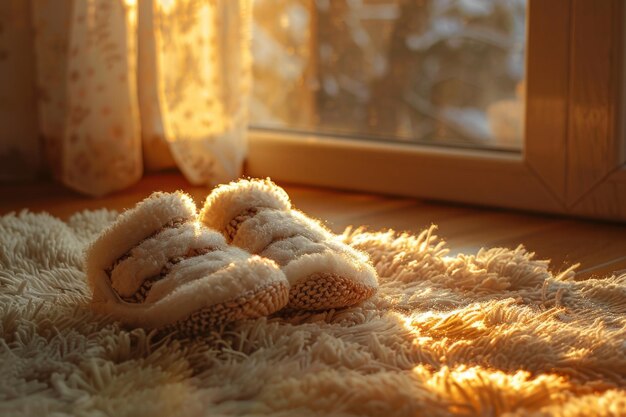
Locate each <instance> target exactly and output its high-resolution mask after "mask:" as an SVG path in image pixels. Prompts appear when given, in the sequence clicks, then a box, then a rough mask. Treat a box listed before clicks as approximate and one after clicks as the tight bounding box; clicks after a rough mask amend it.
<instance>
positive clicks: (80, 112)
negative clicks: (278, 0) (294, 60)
mask: <svg viewBox="0 0 626 417" xmlns="http://www.w3.org/2000/svg"><path fill="white" fill-rule="evenodd" d="M250 1H251V0H30V1H26V0H6V1H2V2H0V178H1V179H16V178H20V177H27V176H29V175H30V174H33V173H34V172H37V171H38V169H39V168H40V166H41V165H42V164H45V165H47V166H48V167H49V168H50V170H51V171H52V172H53V174H54V175H55V177H56V178H58V179H59V180H60V181H62V182H63V183H64V184H66V185H67V186H69V187H71V188H73V189H75V190H78V191H81V192H83V193H87V194H92V195H101V194H106V193H108V192H111V191H115V190H119V189H122V188H124V187H127V186H129V185H131V184H133V183H134V182H136V181H137V180H138V179H139V178H140V177H141V175H142V174H143V171H144V169H160V168H165V167H170V166H177V167H178V168H179V169H180V170H181V171H182V172H183V174H184V175H185V176H186V177H187V178H188V179H189V181H191V182H192V183H195V184H216V183H220V182H224V181H227V180H230V179H232V178H235V177H237V176H238V175H239V173H240V170H241V166H242V162H243V159H244V157H245V153H246V140H245V139H246V126H247V108H248V95H249V92H250V89H251V68H250V65H251V58H250V46H249V45H250V37H251V36H250V25H251V4H250Z"/></svg>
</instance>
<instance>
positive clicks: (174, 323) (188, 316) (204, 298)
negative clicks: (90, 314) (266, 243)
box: [86, 192, 289, 335]
mask: <svg viewBox="0 0 626 417" xmlns="http://www.w3.org/2000/svg"><path fill="white" fill-rule="evenodd" d="M86 271H87V276H88V279H89V283H90V285H91V287H92V289H93V299H92V306H93V308H94V309H95V310H96V311H99V312H101V313H105V314H110V315H112V316H113V317H114V318H115V319H117V320H119V321H121V322H122V323H124V324H126V325H129V326H136V327H144V328H148V329H161V330H165V331H174V330H178V331H179V333H180V334H182V335H196V334H199V333H203V332H206V331H207V330H210V329H211V328H214V327H217V326H220V325H222V324H226V323H229V322H232V321H235V320H241V319H247V318H256V317H260V316H266V315H269V314H271V313H273V312H275V311H277V310H279V309H281V308H282V307H283V306H284V305H285V304H286V303H287V301H288V295H289V284H288V283H287V280H286V279H285V276H284V274H283V273H282V272H281V271H280V268H279V267H278V266H277V265H276V263H274V262H273V261H271V260H268V259H263V258H261V257H259V256H253V255H250V254H249V253H247V252H245V251H243V250H241V249H239V248H235V247H232V246H229V245H227V244H226V242H225V240H224V237H223V236H222V235H221V234H220V233H218V232H216V231H214V230H210V229H208V228H206V227H205V226H203V225H201V224H200V223H199V222H198V221H197V213H196V206H195V204H194V203H193V201H192V200H191V198H189V197H188V196H187V195H185V194H184V193H182V192H177V193H172V194H168V193H154V194H152V195H151V196H150V197H148V198H147V199H145V200H144V201H142V202H141V203H139V204H138V205H137V206H136V207H135V208H133V209H131V210H128V211H126V212H125V213H123V214H121V215H120V216H119V217H118V219H117V220H116V221H115V222H114V223H113V224H112V225H111V226H110V227H108V228H107V229H106V230H105V231H104V232H102V234H101V235H100V236H99V237H98V238H97V239H96V240H95V242H93V243H92V245H91V246H90V247H89V249H88V251H87V254H86Z"/></svg>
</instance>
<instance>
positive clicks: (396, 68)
mask: <svg viewBox="0 0 626 417" xmlns="http://www.w3.org/2000/svg"><path fill="white" fill-rule="evenodd" d="M525 18H526V0H413V1H406V0H405V1H400V0H332V1H331V0H317V1H313V0H254V23H253V58H254V76H255V85H254V94H253V98H252V104H251V124H252V126H253V127H257V128H265V129H279V130H288V131H295V132H307V133H309V132H314V133H318V134H329V135H334V136H341V137H345V138H347V139H351V138H356V139H372V140H385V141H402V142H407V143H416V144H430V145H441V146H462V147H478V148H492V149H501V150H513V151H516V150H519V149H520V148H521V146H522V138H523V131H522V129H523V118H524V117H523V112H524V90H525V89H524V56H525V53H524V52H525V51H524V47H525Z"/></svg>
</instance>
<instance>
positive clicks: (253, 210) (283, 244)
mask: <svg viewBox="0 0 626 417" xmlns="http://www.w3.org/2000/svg"><path fill="white" fill-rule="evenodd" d="M200 221H201V222H203V223H204V224H205V225H207V226H208V227H210V228H213V229H216V230H219V231H221V232H222V233H223V234H224V236H225V237H226V240H227V241H228V242H229V243H231V244H233V245H235V246H238V247H240V248H243V249H245V250H247V251H249V252H250V253H255V254H258V255H260V256H263V257H266V258H269V259H272V260H274V261H276V263H278V264H279V265H280V266H281V268H282V270H283V272H284V273H285V275H286V276H287V280H288V281H289V285H290V292H289V303H288V305H287V308H288V309H295V310H321V309H329V308H340V307H347V306H350V305H354V304H357V303H359V302H361V301H363V300H365V299H367V298H369V297H371V296H372V295H373V294H374V293H375V292H376V290H377V288H378V282H377V278H376V271H375V270H374V268H373V267H372V266H371V264H370V262H369V259H368V257H367V255H365V254H363V253H361V252H358V251H356V250H354V249H353V248H351V247H350V246H348V245H346V244H344V243H343V242H341V241H340V240H339V238H338V237H337V236H335V235H333V234H332V233H331V232H330V231H328V230H327V229H326V228H324V227H323V226H322V225H321V224H320V223H318V222H317V221H315V220H313V219H311V218H309V217H307V216H306V215H304V214H303V213H301V212H300V211H297V210H294V209H292V208H291V203H290V201H289V197H288V196H287V193H285V191H284V190H283V189H282V188H280V187H278V186H277V185H276V184H274V183H273V182H271V181H270V180H269V179H268V180H240V181H237V182H233V183H230V184H228V185H221V186H218V187H217V188H216V189H214V190H213V192H212V193H211V194H210V195H209V196H208V197H207V199H206V202H205V205H204V208H203V209H202V210H201V212H200Z"/></svg>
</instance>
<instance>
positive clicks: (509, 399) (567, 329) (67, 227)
mask: <svg viewBox="0 0 626 417" xmlns="http://www.w3.org/2000/svg"><path fill="white" fill-rule="evenodd" d="M115 216H116V213H114V212H109V211H105V210H101V211H95V212H83V213H79V214H76V215H74V216H73V217H72V218H70V219H69V221H68V222H67V223H64V222H62V221H60V220H58V219H56V218H54V217H51V216H49V215H46V214H32V213H27V212H23V213H21V214H18V215H8V216H4V217H2V218H0V332H1V333H0V335H1V338H0V415H2V416H14V415H15V416H18V415H30V416H43V415H80V416H82V415H89V416H104V415H111V416H177V415H181V416H202V415H207V416H219V415H255V416H256V415H258V416H260V415H275V416H308V415H336V416H357V415H359V416H360V415H371V416H415V415H424V416H448V415H463V416H466V415H486V416H491V415H493V416H495V415H508V416H528V415H535V416H547V415H565V416H592V415H593V416H595V415H598V416H609V415H614V416H617V415H626V391H625V388H626V276H620V277H609V278H606V279H589V280H584V281H576V280H574V274H573V271H572V270H567V271H564V272H561V273H559V274H557V275H555V274H553V273H551V272H550V271H549V270H548V262H546V261H542V260H536V259H534V258H533V254H531V253H528V252H526V251H525V250H524V249H523V248H522V247H519V248H517V249H515V250H508V249H489V250H481V251H480V252H479V253H478V254H476V255H458V256H454V257H449V256H447V253H448V252H447V249H446V247H445V243H444V242H443V241H441V240H439V239H438V238H437V237H436V236H435V235H434V234H433V232H434V229H433V228H431V229H429V230H426V231H424V232H423V233H421V234H420V235H418V236H412V235H408V234H398V233H395V232H393V231H389V232H385V233H368V232H365V231H363V230H347V231H346V232H345V233H344V235H343V238H344V239H345V241H346V242H348V243H349V244H351V245H353V246H355V247H357V248H359V249H362V250H365V251H367V252H369V253H370V255H371V257H372V260H373V262H374V265H375V266H376V268H377V270H378V273H379V274H380V283H381V287H380V291H379V294H378V295H377V296H376V297H374V298H373V299H371V300H370V301H368V302H366V303H364V304H363V305H360V306H358V307H354V308H349V309H345V310H337V311H334V310H333V311H326V312H320V313H316V314H308V315H302V316H296V317H290V318H280V317H275V318H269V319H268V318H263V319H259V320H253V321H247V322H242V323H239V324H237V325H234V326H231V327H227V328H225V329H220V330H219V331H216V332H214V333H213V334H210V335H208V336H206V337H204V338H201V339H196V340H185V339H175V338H172V337H169V338H166V339H161V340H156V338H155V336H154V335H153V334H146V333H145V332H144V331H142V330H140V329H136V330H132V331H126V330H124V329H121V328H120V327H119V326H118V325H117V324H116V323H115V322H112V321H111V320H110V319H108V318H107V317H99V316H96V315H94V314H93V313H91V312H90V311H89V310H88V308H87V302H88V300H89V291H88V288H87V286H86V282H85V276H84V273H83V271H82V251H83V249H84V248H85V245H86V244H87V243H88V242H89V241H90V239H92V238H93V237H94V236H95V235H96V234H97V233H98V231H100V230H101V229H102V228H103V227H104V226H105V225H107V224H108V223H109V222H111V221H112V219H114V218H115Z"/></svg>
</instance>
